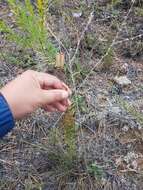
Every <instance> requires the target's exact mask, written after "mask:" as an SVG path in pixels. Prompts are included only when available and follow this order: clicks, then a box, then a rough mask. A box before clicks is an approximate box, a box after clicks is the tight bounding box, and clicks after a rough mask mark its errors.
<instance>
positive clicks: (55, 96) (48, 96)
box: [41, 90, 69, 106]
mask: <svg viewBox="0 0 143 190" xmlns="http://www.w3.org/2000/svg"><path fill="white" fill-rule="evenodd" d="M68 96H69V93H68V92H67V91H65V90H42V91H41V98H42V100H41V104H42V105H43V106H44V105H47V104H53V103H55V102H59V101H62V100H65V99H67V98H68Z"/></svg>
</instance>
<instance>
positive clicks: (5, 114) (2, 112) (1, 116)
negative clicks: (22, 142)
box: [0, 94, 14, 138]
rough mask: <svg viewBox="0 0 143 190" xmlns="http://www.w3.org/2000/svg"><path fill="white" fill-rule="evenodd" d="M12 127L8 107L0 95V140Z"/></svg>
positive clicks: (12, 122)
mask: <svg viewBox="0 0 143 190" xmlns="http://www.w3.org/2000/svg"><path fill="white" fill-rule="evenodd" d="M13 127H14V118H13V115H12V112H11V110H10V108H9V105H8V103H7V101H6V99H5V98H4V96H3V95H2V94H0V138H2V137H3V136H5V135H6V134H7V133H8V132H10V131H11V129H12V128H13Z"/></svg>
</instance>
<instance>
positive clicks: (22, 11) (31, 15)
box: [0, 0, 57, 63]
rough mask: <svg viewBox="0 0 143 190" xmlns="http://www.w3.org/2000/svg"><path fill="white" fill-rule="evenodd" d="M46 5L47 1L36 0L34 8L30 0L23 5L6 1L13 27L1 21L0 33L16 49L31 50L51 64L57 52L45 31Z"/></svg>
mask: <svg viewBox="0 0 143 190" xmlns="http://www.w3.org/2000/svg"><path fill="white" fill-rule="evenodd" d="M46 4H47V1H43V0H37V1H36V8H35V7H34V6H33V5H32V3H31V1H30V0H25V1H24V3H22V2H20V1H16V0H8V5H9V7H10V9H11V11H12V13H13V16H14V20H15V23H14V25H15V27H14V28H12V27H11V26H10V25H9V24H7V23H6V22H5V21H3V20H1V21H0V32H3V33H5V34H6V37H7V40H9V41H10V42H14V43H15V44H16V45H17V47H18V48H21V49H22V50H27V49H30V50H33V52H35V54H37V55H40V56H41V57H43V59H44V60H46V61H47V63H51V62H53V60H54V58H55V55H56V51H57V50H56V48H55V47H54V46H53V44H52V43H51V42H50V40H49V35H48V32H47V29H46Z"/></svg>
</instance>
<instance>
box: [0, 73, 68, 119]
mask: <svg viewBox="0 0 143 190" xmlns="http://www.w3.org/2000/svg"><path fill="white" fill-rule="evenodd" d="M1 93H2V94H3V96H4V97H5V99H6V100H7V102H8V104H9V106H10V108H11V111H12V113H13V116H14V118H15V119H19V118H22V117H24V116H26V115H27V114H30V113H32V112H34V111H35V110H36V109H37V108H39V107H40V108H44V109H45V110H46V111H48V112H53V111H56V110H58V111H62V112H64V111H66V109H67V108H68V106H69V105H70V104H71V102H70V100H69V95H70V94H71V90H70V89H69V88H68V86H67V85H66V84H64V83H63V82H61V81H60V80H59V79H58V78H56V77H55V76H52V75H50V74H45V73H40V72H36V71H32V70H28V71H26V72H24V73H23V74H22V75H20V76H18V77H17V78H16V79H15V80H13V81H11V82H10V83H8V84H7V85H6V86H5V87H3V88H2V89H1Z"/></svg>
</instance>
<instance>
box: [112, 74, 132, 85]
mask: <svg viewBox="0 0 143 190" xmlns="http://www.w3.org/2000/svg"><path fill="white" fill-rule="evenodd" d="M114 81H115V82H116V83H117V84H119V85H121V86H127V85H130V84H131V81H130V80H129V79H128V78H127V77H126V76H121V77H117V76H116V77H115V78H114Z"/></svg>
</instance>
